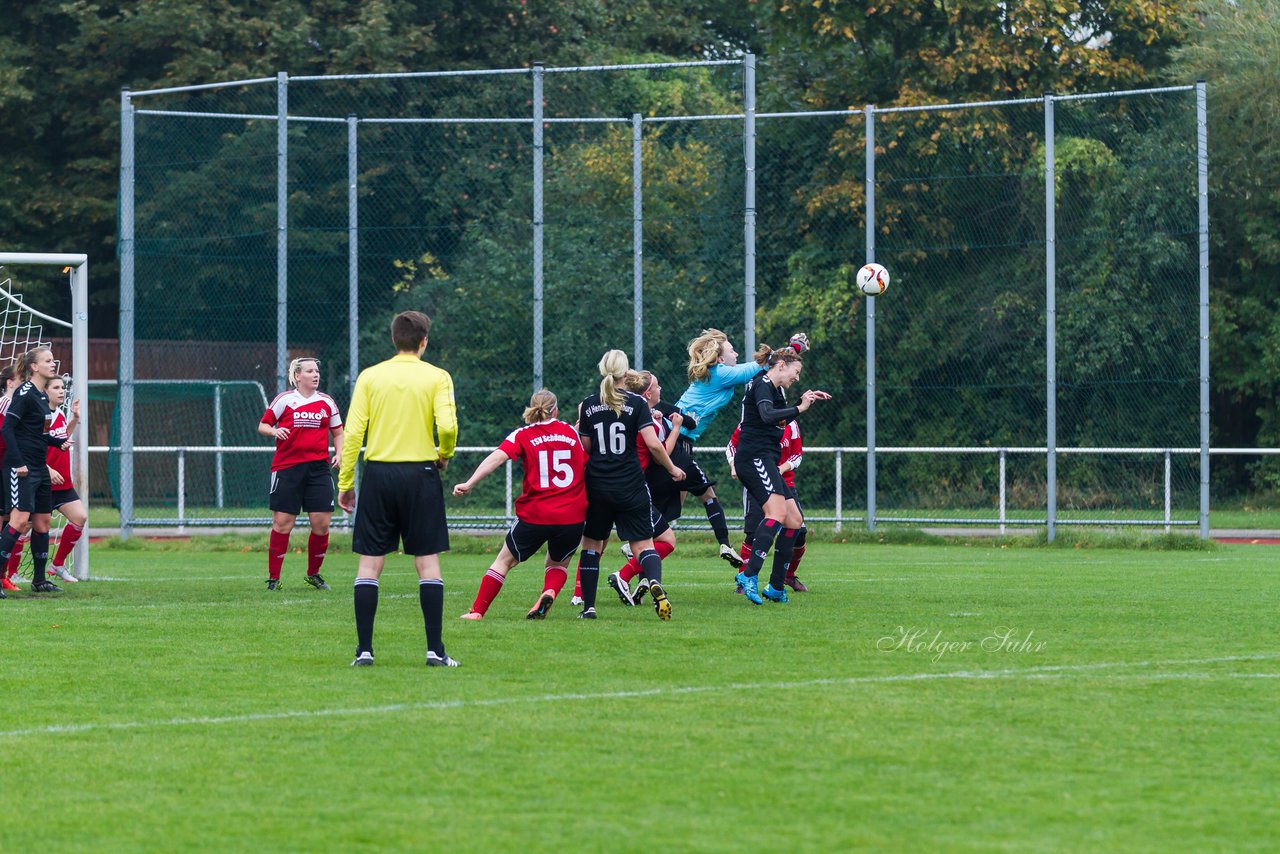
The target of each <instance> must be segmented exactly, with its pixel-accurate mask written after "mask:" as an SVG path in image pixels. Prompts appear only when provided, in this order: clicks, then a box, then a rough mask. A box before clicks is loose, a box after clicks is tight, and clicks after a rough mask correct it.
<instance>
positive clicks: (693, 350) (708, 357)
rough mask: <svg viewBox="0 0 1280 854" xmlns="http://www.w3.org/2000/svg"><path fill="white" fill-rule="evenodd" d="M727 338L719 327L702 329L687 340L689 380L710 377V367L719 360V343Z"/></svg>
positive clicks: (694, 380) (701, 379)
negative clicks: (694, 336)
mask: <svg viewBox="0 0 1280 854" xmlns="http://www.w3.org/2000/svg"><path fill="white" fill-rule="evenodd" d="M728 340H729V336H728V335H725V334H724V333H723V332H721V331H720V330H719V329H704V330H702V334H701V335H699V336H698V337H697V338H695V339H693V340H692V341H690V342H689V382H691V383H696V382H701V381H704V380H706V379H708V378H710V376H711V367H712V366H713V365H715V364H716V362H719V361H720V345H721V344H723V343H724V342H726V341H728Z"/></svg>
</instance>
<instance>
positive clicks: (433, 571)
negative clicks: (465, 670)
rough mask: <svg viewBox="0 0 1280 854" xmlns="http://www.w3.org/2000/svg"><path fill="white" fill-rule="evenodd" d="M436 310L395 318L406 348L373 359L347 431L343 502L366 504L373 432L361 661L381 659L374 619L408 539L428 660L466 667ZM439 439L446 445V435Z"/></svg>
mask: <svg viewBox="0 0 1280 854" xmlns="http://www.w3.org/2000/svg"><path fill="white" fill-rule="evenodd" d="M430 332H431V318H429V317H427V316H426V315H425V314H423V313H422V312H420V311H406V312H402V313H400V314H397V315H396V316H395V319H394V320H392V321H391V340H392V341H394V342H395V345H396V354H395V356H393V357H392V358H390V359H387V360H386V361H385V362H381V363H379V364H377V365H374V366H373V367H371V368H366V369H365V370H363V371H361V372H360V376H359V378H358V379H357V380H356V390H355V394H354V396H353V397H352V399H351V409H350V411H349V412H348V413H347V424H346V429H347V435H348V436H351V437H353V439H352V440H349V441H347V442H344V443H343V445H342V465H341V467H340V469H339V470H338V491H339V495H338V504H339V505H340V506H341V507H342V509H344V510H346V511H347V512H348V513H350V512H352V511H353V510H355V509H356V493H355V472H356V457H357V456H358V455H359V453H360V445H361V441H360V439H361V438H362V437H363V438H364V445H365V452H364V459H365V467H364V478H363V479H362V480H361V482H360V501H359V510H358V512H356V520H355V530H354V533H353V537H352V543H351V545H352V551H354V552H355V553H356V554H358V555H360V565H359V568H358V570H357V571H356V584H355V606H356V658H355V661H353V662H351V664H352V666H353V667H367V666H369V665H372V664H373V619H374V616H375V615H376V614H377V612H378V578H379V576H381V575H382V566H383V563H384V562H385V561H386V556H387V555H388V554H390V553H391V552H394V551H396V549H397V548H398V547H399V545H400V543H401V541H403V543H404V551H405V554H410V555H413V563H414V566H415V567H417V570H418V601H419V602H420V603H421V605H422V622H423V624H424V625H425V626H426V630H427V666H429V667H457V666H458V662H456V661H454V660H453V659H452V658H450V657H449V656H448V655H446V654H445V651H444V640H443V638H442V637H441V630H442V628H443V625H444V581H443V579H441V577H440V552H444V551H448V550H449V529H448V527H447V525H446V523H445V515H444V488H443V485H442V484H441V480H440V479H441V474H442V473H443V472H444V470H445V468H446V467H447V466H448V464H449V460H450V459H451V458H452V457H453V449H454V446H455V445H456V444H457V440H458V412H457V408H456V407H455V406H454V402H453V378H452V377H450V376H449V372H448V371H444V370H441V369H440V368H437V367H436V366H435V365H432V364H431V363H429V362H424V361H422V353H423V351H424V350H426V349H427V335H428V334H429V333H430ZM437 443H438V444H437Z"/></svg>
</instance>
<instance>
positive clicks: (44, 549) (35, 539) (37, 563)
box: [31, 531, 49, 584]
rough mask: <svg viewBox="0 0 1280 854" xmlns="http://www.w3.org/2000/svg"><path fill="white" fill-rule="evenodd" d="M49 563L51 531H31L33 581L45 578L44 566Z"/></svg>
mask: <svg viewBox="0 0 1280 854" xmlns="http://www.w3.org/2000/svg"><path fill="white" fill-rule="evenodd" d="M48 563H49V532H48V531H45V532H44V533H43V534H41V533H40V532H38V531H32V532H31V583H32V584H39V583H40V582H41V581H44V580H45V574H44V568H45V565H46V564H48Z"/></svg>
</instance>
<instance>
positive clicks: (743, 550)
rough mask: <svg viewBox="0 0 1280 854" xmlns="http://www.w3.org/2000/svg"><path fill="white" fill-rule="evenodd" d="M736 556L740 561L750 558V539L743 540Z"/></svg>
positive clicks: (744, 561)
mask: <svg viewBox="0 0 1280 854" xmlns="http://www.w3.org/2000/svg"><path fill="white" fill-rule="evenodd" d="M738 557H740V558H742V562H743V563H746V562H747V561H749V560H751V541H750V540H743V541H742V545H741V546H740V547H739V548H738Z"/></svg>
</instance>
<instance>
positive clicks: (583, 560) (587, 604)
mask: <svg viewBox="0 0 1280 854" xmlns="http://www.w3.org/2000/svg"><path fill="white" fill-rule="evenodd" d="M578 580H579V581H581V582H582V608H583V610H586V609H587V608H594V607H595V606H596V587H597V586H599V584H600V552H595V551H592V550H591V549H583V550H582V556H581V557H579V558H578Z"/></svg>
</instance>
